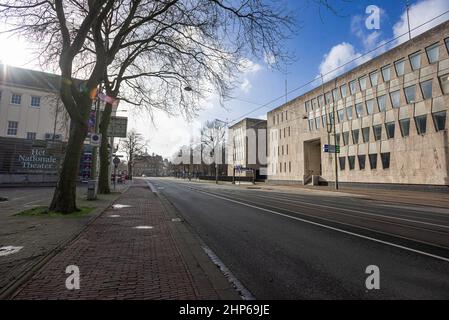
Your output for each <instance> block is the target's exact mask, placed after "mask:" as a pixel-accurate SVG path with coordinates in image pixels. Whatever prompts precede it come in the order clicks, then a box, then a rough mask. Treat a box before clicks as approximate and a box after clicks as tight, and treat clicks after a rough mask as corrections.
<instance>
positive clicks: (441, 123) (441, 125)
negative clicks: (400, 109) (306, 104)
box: [335, 111, 446, 145]
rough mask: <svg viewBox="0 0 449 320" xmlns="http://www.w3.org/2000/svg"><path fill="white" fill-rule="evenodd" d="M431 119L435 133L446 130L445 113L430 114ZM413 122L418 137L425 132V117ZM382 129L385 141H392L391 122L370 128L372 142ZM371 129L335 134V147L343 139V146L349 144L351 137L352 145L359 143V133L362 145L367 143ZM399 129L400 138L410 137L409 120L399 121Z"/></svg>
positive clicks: (380, 136)
mask: <svg viewBox="0 0 449 320" xmlns="http://www.w3.org/2000/svg"><path fill="white" fill-rule="evenodd" d="M432 118H433V123H434V125H435V130H436V131H441V130H445V129H446V111H440V112H435V113H433V114H432ZM414 120H415V126H416V132H417V133H418V134H420V135H423V134H425V133H426V132H427V115H426V114H425V115H421V116H417V117H414ZM383 127H385V132H386V135H387V139H394V137H395V130H396V122H395V121H391V122H387V123H385V124H383V125H382V124H378V125H374V126H372V127H371V128H372V132H373V136H374V140H375V141H379V140H381V139H382V130H383ZM371 128H370V127H365V128H362V129H354V130H352V131H351V132H349V131H345V132H343V133H342V134H340V133H337V134H336V136H335V137H336V140H337V145H339V144H340V142H341V139H340V138H343V144H344V145H349V144H351V143H350V136H351V137H352V143H353V144H358V143H359V141H360V133H361V136H362V141H363V142H364V143H366V142H369V141H370V131H371ZM399 128H400V130H401V135H402V137H408V136H409V135H410V119H409V118H406V119H401V120H399Z"/></svg>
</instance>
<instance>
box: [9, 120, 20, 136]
mask: <svg viewBox="0 0 449 320" xmlns="http://www.w3.org/2000/svg"><path fill="white" fill-rule="evenodd" d="M18 126H19V123H18V122H17V121H8V131H7V132H6V134H7V135H8V136H16V135H17V128H18Z"/></svg>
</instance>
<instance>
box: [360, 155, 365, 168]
mask: <svg viewBox="0 0 449 320" xmlns="http://www.w3.org/2000/svg"><path fill="white" fill-rule="evenodd" d="M358 159H359V169H360V170H364V169H365V162H366V155H364V154H363V155H359V156H358Z"/></svg>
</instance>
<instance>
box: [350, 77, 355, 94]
mask: <svg viewBox="0 0 449 320" xmlns="http://www.w3.org/2000/svg"><path fill="white" fill-rule="evenodd" d="M349 90H350V91H351V94H355V93H356V91H357V86H356V82H355V80H352V81H351V82H349Z"/></svg>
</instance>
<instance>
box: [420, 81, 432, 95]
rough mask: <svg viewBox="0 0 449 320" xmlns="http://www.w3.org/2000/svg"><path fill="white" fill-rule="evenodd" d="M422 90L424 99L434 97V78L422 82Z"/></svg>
mask: <svg viewBox="0 0 449 320" xmlns="http://www.w3.org/2000/svg"><path fill="white" fill-rule="evenodd" d="M421 92H422V96H423V98H424V100H426V99H430V98H432V80H427V81H424V82H421Z"/></svg>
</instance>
